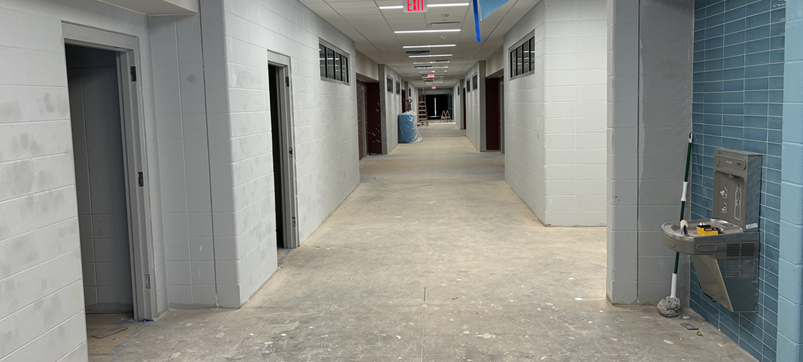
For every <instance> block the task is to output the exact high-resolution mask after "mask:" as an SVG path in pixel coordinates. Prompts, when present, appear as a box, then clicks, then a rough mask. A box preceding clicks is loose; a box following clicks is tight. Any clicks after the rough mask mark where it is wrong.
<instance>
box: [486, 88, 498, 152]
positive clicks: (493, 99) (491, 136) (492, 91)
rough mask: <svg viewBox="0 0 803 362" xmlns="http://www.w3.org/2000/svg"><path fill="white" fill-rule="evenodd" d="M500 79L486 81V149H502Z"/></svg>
mask: <svg viewBox="0 0 803 362" xmlns="http://www.w3.org/2000/svg"><path fill="white" fill-rule="evenodd" d="M499 110H500V108H499V79H497V78H489V79H486V80H485V149H487V150H488V151H499V150H501V149H502V147H501V146H502V129H501V127H502V123H501V119H500V117H499Z"/></svg>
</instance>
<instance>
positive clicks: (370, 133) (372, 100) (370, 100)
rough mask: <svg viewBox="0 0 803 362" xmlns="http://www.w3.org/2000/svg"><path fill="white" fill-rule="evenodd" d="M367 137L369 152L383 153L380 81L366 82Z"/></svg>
mask: <svg viewBox="0 0 803 362" xmlns="http://www.w3.org/2000/svg"><path fill="white" fill-rule="evenodd" d="M365 89H366V93H365V112H366V114H365V138H366V142H367V143H368V154H371V155H372V154H376V155H379V154H382V117H381V112H382V109H381V108H380V106H379V83H366V84H365Z"/></svg>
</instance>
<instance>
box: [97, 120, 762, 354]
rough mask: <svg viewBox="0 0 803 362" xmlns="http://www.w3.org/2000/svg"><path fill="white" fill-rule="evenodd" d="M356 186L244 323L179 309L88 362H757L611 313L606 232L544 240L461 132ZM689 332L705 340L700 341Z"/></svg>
mask: <svg viewBox="0 0 803 362" xmlns="http://www.w3.org/2000/svg"><path fill="white" fill-rule="evenodd" d="M422 134H423V136H424V142H422V143H417V144H401V145H399V146H397V148H396V149H395V150H394V151H393V152H392V153H391V154H390V155H387V156H381V157H368V158H366V159H364V160H363V161H362V163H361V173H362V183H361V185H360V186H359V187H358V188H357V189H356V190H355V191H354V192H353V193H352V194H351V195H350V196H349V197H348V198H347V199H346V201H345V202H343V204H342V205H341V206H340V207H339V208H338V209H337V210H336V211H335V212H334V213H333V214H332V215H331V216H330V217H329V218H328V220H326V222H325V223H324V224H323V225H322V226H321V227H320V229H318V230H317V231H316V232H315V233H314V235H313V236H312V237H311V238H310V239H309V240H307V241H306V242H305V243H304V244H303V246H302V247H300V248H298V249H296V250H293V251H291V252H290V253H289V254H287V256H286V257H285V258H284V259H283V261H282V264H281V269H280V270H278V271H277V272H276V274H275V275H273V277H272V278H271V279H270V280H269V281H268V282H267V283H266V284H265V285H264V286H263V287H262V289H261V290H260V291H259V292H258V293H257V294H256V295H255V296H254V297H253V298H251V300H250V301H249V302H248V303H246V305H245V306H244V307H243V308H241V309H239V310H209V309H204V310H171V311H169V312H167V313H165V314H164V315H163V316H162V317H161V318H159V319H158V320H157V321H156V322H151V323H145V324H144V325H142V326H141V327H140V328H138V329H137V331H136V332H135V333H133V334H132V335H131V336H130V337H129V338H128V339H127V340H126V341H124V342H123V343H122V345H121V346H119V347H118V348H116V349H115V350H114V351H113V352H112V353H110V354H106V355H103V356H99V355H94V356H93V355H92V354H91V351H90V361H92V360H95V361H110V360H114V361H170V360H175V361H229V360H237V361H240V360H242V361H310V360H312V361H343V360H349V361H351V360H359V361H389V360H394V361H466V360H471V361H524V360H528V361H529V360H538V361H540V360H547V361H752V360H753V359H752V357H749V356H747V355H745V354H744V353H743V352H742V351H741V350H740V349H739V348H738V347H737V346H736V344H735V343H734V342H733V341H731V340H730V339H728V338H727V337H726V336H725V335H723V334H721V333H720V332H717V331H716V329H715V328H713V327H712V326H711V325H710V324H708V323H705V321H703V320H702V319H701V318H700V317H699V316H698V315H697V314H695V313H693V312H687V313H690V316H691V318H690V319H688V320H680V319H665V318H662V317H660V316H658V314H657V312H656V311H655V309H654V308H653V307H648V306H645V307H621V306H617V307H612V306H610V305H609V304H608V302H607V301H606V300H605V277H604V276H605V263H606V260H605V253H606V250H605V229H604V228H557V227H556V228H545V227H543V226H542V225H541V224H540V223H539V222H538V221H537V219H536V218H535V217H534V216H533V214H532V212H530V210H529V209H527V207H526V206H525V205H524V204H523V203H522V202H521V200H520V199H519V198H518V197H517V196H516V195H515V194H514V193H513V191H511V189H510V188H509V187H508V185H507V183H506V182H505V180H504V155H502V154H499V153H495V152H494V153H478V152H477V151H476V150H475V149H474V147H472V145H471V144H470V143H469V141H468V139H467V138H465V137H464V134H465V131H459V130H457V128H456V126H455V125H454V124H432V125H431V126H430V127H428V128H427V129H425V130H423V132H422ZM681 322H690V323H692V324H694V325H695V326H697V327H700V329H701V330H702V337H700V336H697V335H696V334H695V332H694V331H687V330H686V329H684V328H683V327H681V326H680V323H681Z"/></svg>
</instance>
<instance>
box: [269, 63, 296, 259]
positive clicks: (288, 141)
mask: <svg viewBox="0 0 803 362" xmlns="http://www.w3.org/2000/svg"><path fill="white" fill-rule="evenodd" d="M267 65H269V66H270V65H272V66H275V67H278V68H279V76H278V77H277V78H276V81H278V82H279V84H278V89H282V90H283V91H282V92H281V94H280V95H279V102H280V103H281V105H282V107H281V109H279V117H281V119H280V120H279V130H278V132H279V140H280V142H281V144H280V145H279V146H280V148H281V149H284V150H286V151H287V152H284V153H283V154H282V155H281V160H282V162H281V165H279V167H280V168H281V172H282V175H281V176H282V191H283V195H282V208H283V209H284V210H283V214H284V220H282V222H283V223H284V225H283V226H284V231H285V235H284V247H285V248H287V249H294V248H297V247H299V246H301V241H300V240H299V237H298V197H297V195H298V194H297V192H296V163H295V154H294V152H293V150H294V147H295V138H294V132H293V130H294V122H293V111H292V109H293V107H292V106H293V100H292V96H293V77H291V76H290V75H291V74H292V71H291V68H290V65H291V62H290V57H289V56H287V55H284V54H279V53H276V52H272V51H268V64H267ZM268 72H270V68H268ZM268 79H270V78H269V77H268ZM283 81H284V82H285V83H284V84H281V83H282V82H283ZM275 131H276V130H271V132H275ZM274 167H276V165H274Z"/></svg>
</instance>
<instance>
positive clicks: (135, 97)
mask: <svg viewBox="0 0 803 362" xmlns="http://www.w3.org/2000/svg"><path fill="white" fill-rule="evenodd" d="M62 34H63V38H62V40H63V45H64V46H66V45H67V44H69V45H77V46H83V47H89V48H97V49H105V50H111V51H114V52H116V53H117V67H118V76H119V78H118V87H119V91H120V113H121V121H122V131H123V134H122V141H123V147H124V150H123V155H124V156H123V165H124V166H123V167H124V170H125V189H126V202H127V209H128V210H127V211H128V232H129V238H128V243H129V254H130V258H131V259H130V263H131V287H132V289H133V290H132V292H133V297H134V299H133V301H132V302H133V304H134V319H135V320H153V319H154V318H155V317H156V288H155V287H154V286H153V282H154V280H153V276H154V275H155V263H154V250H153V239H152V236H153V234H152V225H151V205H150V190H149V188H150V184H149V182H148V177H147V171H148V170H149V168H148V157H147V152H146V151H147V150H146V148H145V140H147V138H146V135H145V122H144V121H143V119H142V115H144V114H145V108H144V105H143V103H142V101H141V100H142V99H144V97H143V93H142V82H141V81H140V80H141V78H142V73H141V69H142V66H141V63H140V50H139V39H138V38H137V37H136V36H132V35H127V34H121V33H115V32H111V31H106V30H101V29H96V28H91V27H87V26H83V25H78V24H73V23H67V22H63V23H62ZM132 77H136V79H132Z"/></svg>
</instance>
